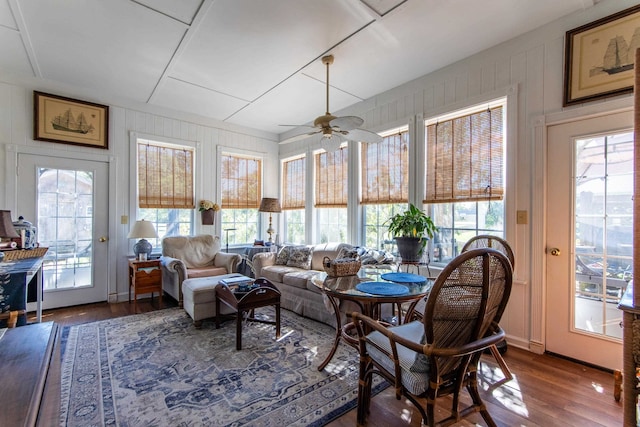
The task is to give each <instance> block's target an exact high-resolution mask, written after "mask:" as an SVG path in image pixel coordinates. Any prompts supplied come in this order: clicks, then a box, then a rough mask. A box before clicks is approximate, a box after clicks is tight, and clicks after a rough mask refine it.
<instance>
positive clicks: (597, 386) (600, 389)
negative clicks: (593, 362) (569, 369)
mask: <svg viewBox="0 0 640 427" xmlns="http://www.w3.org/2000/svg"><path fill="white" fill-rule="evenodd" d="M591 387H593V389H594V390H595V391H596V392H598V393H600V394H602V393H604V387H603V386H602V384H598V383H591Z"/></svg>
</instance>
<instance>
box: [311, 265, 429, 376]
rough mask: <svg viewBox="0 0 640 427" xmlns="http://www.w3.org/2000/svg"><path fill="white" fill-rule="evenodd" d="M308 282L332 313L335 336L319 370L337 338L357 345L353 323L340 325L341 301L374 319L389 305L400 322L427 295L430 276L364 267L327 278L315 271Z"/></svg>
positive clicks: (336, 344)
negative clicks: (378, 271)
mask: <svg viewBox="0 0 640 427" xmlns="http://www.w3.org/2000/svg"><path fill="white" fill-rule="evenodd" d="M401 275H402V277H401ZM409 276H410V277H409ZM412 280H413V281H412ZM311 282H312V283H313V284H314V285H315V286H317V287H318V288H320V289H321V290H322V292H323V293H324V294H325V295H326V296H327V299H328V300H329V303H330V304H331V306H332V307H333V311H334V313H335V316H336V335H335V338H334V341H333V346H332V347H331V350H330V351H329V354H328V355H327V357H326V358H325V360H324V361H323V362H322V363H321V364H320V365H319V366H318V370H319V371H322V370H323V369H324V368H325V367H326V366H327V364H328V363H329V362H330V361H331V359H332V358H333V356H334V355H335V353H336V350H337V349H338V345H339V344H340V340H341V339H344V340H345V342H346V343H347V344H349V345H351V346H352V347H355V348H358V340H357V338H355V337H354V336H353V330H354V329H355V325H354V324H353V322H348V321H347V322H346V323H345V325H343V324H342V317H341V314H340V303H341V302H342V301H351V302H353V303H355V305H356V306H357V307H359V309H360V312H361V313H362V314H364V315H366V316H369V317H371V318H372V319H376V320H382V319H380V313H381V310H380V307H381V305H382V304H391V305H392V307H393V310H394V312H395V310H396V309H397V316H396V317H394V319H397V320H395V323H396V324H402V323H404V322H406V321H410V320H411V319H412V318H413V312H414V309H415V307H416V304H418V302H419V301H420V300H421V299H423V298H425V297H426V296H427V294H428V293H429V291H430V290H431V286H432V285H433V280H432V279H428V278H426V277H423V276H418V275H407V273H393V272H390V273H385V274H382V275H380V274H368V272H367V270H364V269H363V270H361V271H360V272H359V273H358V274H357V275H354V276H343V277H331V276H329V275H328V274H327V273H318V274H317V275H316V276H314V277H313V278H312V279H311ZM407 303H408V306H407V307H404V308H403V304H407ZM387 323H388V322H387Z"/></svg>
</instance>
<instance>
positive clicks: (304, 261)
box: [287, 246, 313, 270]
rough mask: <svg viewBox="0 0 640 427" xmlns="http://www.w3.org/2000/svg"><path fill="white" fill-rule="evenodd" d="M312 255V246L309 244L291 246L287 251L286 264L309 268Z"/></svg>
mask: <svg viewBox="0 0 640 427" xmlns="http://www.w3.org/2000/svg"><path fill="white" fill-rule="evenodd" d="M312 256H313V247H311V246H298V247H295V248H291V252H289V261H287V265H288V266H289V267H298V268H304V269H305V270H309V269H310V268H311V257H312Z"/></svg>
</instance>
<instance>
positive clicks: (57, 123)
mask: <svg viewBox="0 0 640 427" xmlns="http://www.w3.org/2000/svg"><path fill="white" fill-rule="evenodd" d="M33 109H34V114H33V117H34V136H33V139H36V140H39V141H50V142H60V143H63V144H73V145H84V146H86V147H96V148H104V149H107V148H109V106H107V105H101V104H94V103H92V102H85V101H79V100H77V99H71V98H65V97H63V96H57V95H51V94H48V93H42V92H37V91H34V92H33Z"/></svg>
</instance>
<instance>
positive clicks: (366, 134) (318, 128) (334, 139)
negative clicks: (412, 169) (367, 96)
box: [280, 55, 382, 152]
mask: <svg viewBox="0 0 640 427" xmlns="http://www.w3.org/2000/svg"><path fill="white" fill-rule="evenodd" d="M322 63H323V64H325V65H326V66H327V110H326V113H325V114H324V115H322V116H319V117H317V118H316V119H315V120H314V121H313V126H308V125H301V126H299V127H303V128H305V127H306V128H311V129H313V130H311V131H309V130H305V131H303V132H302V133H300V134H297V135H294V136H292V137H290V138H287V139H285V140H283V141H280V143H282V144H288V143H290V142H294V141H299V140H301V139H306V138H311V137H315V138H317V139H320V140H321V143H322V148H324V149H326V150H327V151H329V152H333V151H336V150H337V149H338V148H340V144H341V143H342V142H343V141H361V142H368V143H378V142H382V137H381V136H380V135H378V134H377V133H375V132H371V131H368V130H365V129H359V128H358V127H359V126H361V125H362V124H363V123H364V120H363V119H361V118H360V117H357V116H343V117H336V116H334V115H333V114H331V113H330V112H329V65H331V64H333V55H327V56H323V57H322Z"/></svg>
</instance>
